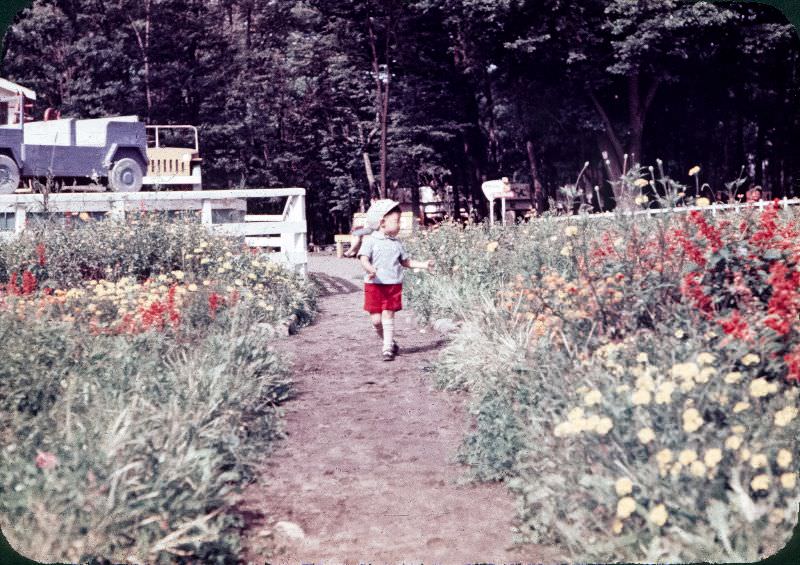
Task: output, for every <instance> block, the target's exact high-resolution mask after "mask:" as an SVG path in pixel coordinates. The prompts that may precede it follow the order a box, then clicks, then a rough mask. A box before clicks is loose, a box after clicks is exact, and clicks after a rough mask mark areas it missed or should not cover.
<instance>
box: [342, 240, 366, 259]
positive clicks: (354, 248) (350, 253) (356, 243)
mask: <svg viewBox="0 0 800 565" xmlns="http://www.w3.org/2000/svg"><path fill="white" fill-rule="evenodd" d="M361 239H362V236H360V235H351V236H350V249H348V250H347V251H345V252H344V256H345V257H355V256H356V253H358V250H359V249H361Z"/></svg>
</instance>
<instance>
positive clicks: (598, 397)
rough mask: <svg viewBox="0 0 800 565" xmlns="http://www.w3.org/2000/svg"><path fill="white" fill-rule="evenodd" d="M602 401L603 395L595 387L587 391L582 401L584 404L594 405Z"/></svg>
mask: <svg viewBox="0 0 800 565" xmlns="http://www.w3.org/2000/svg"><path fill="white" fill-rule="evenodd" d="M602 401H603V395H602V394H601V393H600V391H599V390H597V389H595V390H591V391H589V392H587V393H586V396H584V397H583V402H584V403H585V404H586V406H594V405H595V404H600V403H601V402H602Z"/></svg>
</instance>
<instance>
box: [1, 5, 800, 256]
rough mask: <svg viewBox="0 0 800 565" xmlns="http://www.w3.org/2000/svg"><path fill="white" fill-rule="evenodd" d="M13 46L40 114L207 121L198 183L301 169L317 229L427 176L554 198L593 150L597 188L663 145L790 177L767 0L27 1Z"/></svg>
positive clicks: (682, 171)
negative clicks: (526, 187)
mask: <svg viewBox="0 0 800 565" xmlns="http://www.w3.org/2000/svg"><path fill="white" fill-rule="evenodd" d="M3 49H4V58H3V62H2V69H0V75H2V76H3V77H5V78H8V79H9V80H13V81H15V82H18V83H20V84H22V85H24V86H26V87H29V88H31V89H33V90H35V91H36V92H37V93H38V95H39V100H38V101H37V109H36V111H37V112H42V111H43V110H44V109H45V108H46V107H56V108H58V109H60V110H61V112H62V114H63V115H64V116H68V117H77V118H89V117H97V116H106V115H116V114H130V113H135V114H137V115H139V116H140V117H142V119H144V120H147V121H149V122H150V123H172V124H181V123H187V124H193V125H197V126H199V128H200V132H201V150H202V153H203V157H204V160H205V163H204V164H205V170H204V180H205V183H206V186H207V187H208V188H226V187H240V186H241V187H270V186H303V187H306V188H307V189H308V194H309V200H308V202H309V216H310V218H311V220H312V221H311V225H312V226H313V230H314V235H313V237H314V238H315V239H316V241H321V240H323V239H328V238H329V237H330V234H331V233H334V232H336V231H339V230H345V229H347V228H348V226H349V219H350V217H351V215H352V213H353V212H355V211H357V209H358V208H359V206H361V205H363V203H366V202H368V201H369V199H370V198H371V197H377V196H388V197H392V196H394V195H396V194H397V191H398V190H400V189H403V188H412V187H418V186H420V185H423V184H425V185H429V186H431V187H433V189H434V190H436V191H444V190H445V186H447V185H450V186H451V187H452V191H453V194H455V196H456V198H457V199H458V201H459V203H460V205H461V206H467V203H468V202H471V203H473V204H475V205H478V206H480V205H481V203H482V197H481V195H480V183H481V182H482V181H483V180H487V179H492V178H498V177H499V176H508V177H511V178H513V179H514V180H516V181H519V182H529V183H531V184H532V185H533V186H535V187H536V190H537V193H538V194H539V200H538V201H537V205H538V206H539V207H540V208H543V207H544V206H546V202H547V199H548V198H557V197H558V194H559V191H558V188H559V187H560V186H562V185H564V184H567V183H568V182H572V181H574V179H575V177H576V175H577V173H578V172H579V171H580V170H581V169H582V168H583V165H584V163H586V162H588V163H589V166H588V167H587V169H586V174H585V175H584V176H583V180H584V181H585V182H586V188H587V193H590V192H591V190H590V188H591V187H592V186H595V185H596V186H600V187H602V191H605V192H606V193H608V194H611V191H610V188H609V186H610V185H609V182H608V181H610V180H616V177H618V176H619V175H620V174H621V173H622V171H623V167H626V166H630V165H631V164H634V163H641V164H642V165H652V164H654V162H655V160H656V159H661V160H663V163H664V166H665V168H666V169H667V171H668V172H669V174H670V175H671V176H674V177H676V178H685V177H686V171H688V169H689V168H690V167H692V166H694V165H700V166H701V167H702V171H703V173H702V174H703V181H704V182H708V183H709V184H710V186H711V187H712V188H713V189H714V190H717V189H721V188H723V187H724V183H725V182H726V181H730V180H733V179H735V178H737V177H738V176H739V175H740V172H741V171H742V170H744V175H746V176H747V177H748V180H749V181H751V182H753V183H756V184H759V185H761V186H763V188H764V189H765V191H766V192H767V194H769V195H771V196H773V197H782V196H784V195H795V194H796V193H797V192H798V188H800V187H799V186H798V182H800V181H798V179H800V152H798V151H797V143H798V138H799V137H800V136H798V134H799V133H800V100H798V93H799V90H800V76H798V53H800V50H798V37H797V34H796V33H795V31H794V29H793V28H792V26H791V25H790V24H789V23H787V22H786V20H785V18H784V17H783V16H782V15H781V14H780V13H779V12H778V11H777V10H774V9H771V8H769V7H767V6H764V5H760V4H753V3H711V2H702V1H701V2H695V3H687V2H682V1H679V0H581V2H578V3H575V2H564V1H563V0H413V1H405V2H403V1H400V0H381V1H378V0H342V1H337V2H328V1H323V0H270V1H257V0H224V1H223V0H111V1H109V0H35V2H34V3H33V5H32V6H31V7H30V8H28V9H26V10H24V11H23V12H21V13H20V14H19V16H18V17H17V19H16V21H15V23H14V25H13V26H12V27H11V28H10V30H9V32H8V34H7V36H6V38H5V42H4V46H3ZM413 192H415V191H412V193H413ZM612 199H613V194H612ZM595 204H598V203H597V202H595Z"/></svg>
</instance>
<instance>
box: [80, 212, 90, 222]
mask: <svg viewBox="0 0 800 565" xmlns="http://www.w3.org/2000/svg"><path fill="white" fill-rule="evenodd" d="M78 217H79V218H80V219H81V220H83V221H84V222H88V221H89V214H87V213H86V212H81V213H80V214H78Z"/></svg>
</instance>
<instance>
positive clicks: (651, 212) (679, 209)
mask: <svg viewBox="0 0 800 565" xmlns="http://www.w3.org/2000/svg"><path fill="white" fill-rule="evenodd" d="M773 202H774V201H772V200H759V201H758V202H746V203H742V204H709V205H708V206H675V207H673V208H653V209H647V210H634V211H629V212H598V213H595V214H569V215H564V216H542V217H540V218H537V219H549V220H575V219H579V218H580V219H583V218H589V219H593V218H598V219H599V218H613V217H615V216H616V215H618V214H622V215H625V216H645V215H646V216H655V215H658V214H670V213H684V212H691V211H692V210H700V211H701V212H711V215H712V216H716V215H717V212H721V211H727V210H732V211H740V210H744V209H747V208H758V209H761V210H763V209H764V208H766V207H767V206H770V205H772V203H773ZM798 204H800V198H783V199H780V200H778V205H779V206H780V207H781V208H784V209H785V208H788V207H789V206H796V205H798Z"/></svg>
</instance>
